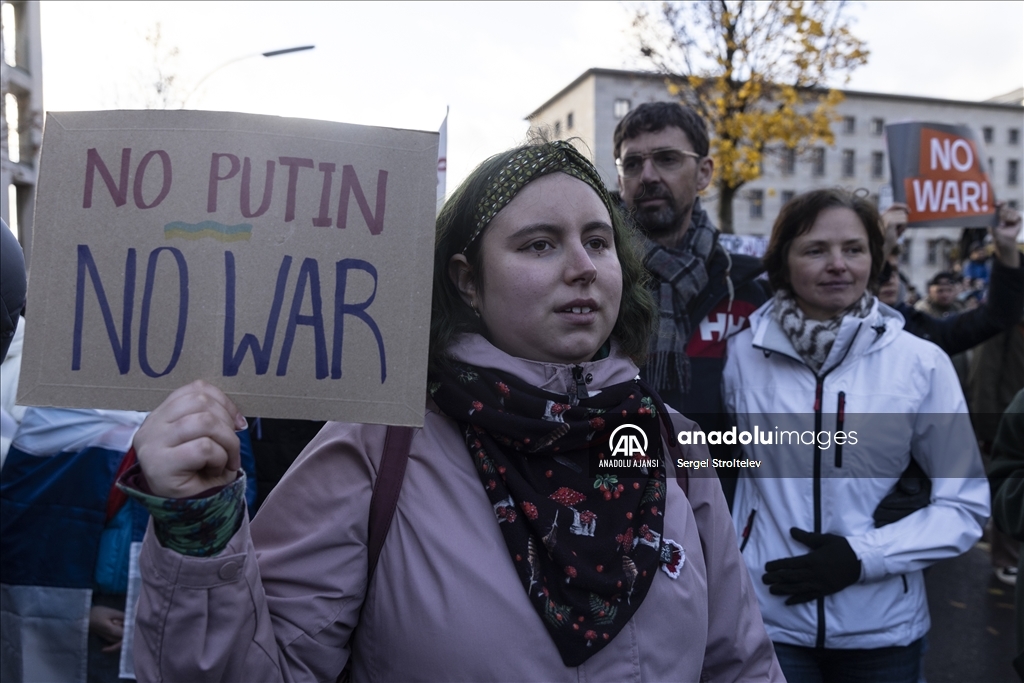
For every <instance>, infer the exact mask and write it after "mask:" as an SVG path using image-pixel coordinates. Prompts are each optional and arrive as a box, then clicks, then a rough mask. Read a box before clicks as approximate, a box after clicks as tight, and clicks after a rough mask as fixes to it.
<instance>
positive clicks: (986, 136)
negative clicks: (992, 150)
mask: <svg viewBox="0 0 1024 683" xmlns="http://www.w3.org/2000/svg"><path fill="white" fill-rule="evenodd" d="M981 137H982V139H983V140H984V141H985V143H986V144H992V126H985V127H984V128H982V129H981Z"/></svg>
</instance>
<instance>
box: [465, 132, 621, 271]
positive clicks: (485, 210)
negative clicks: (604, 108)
mask: <svg viewBox="0 0 1024 683" xmlns="http://www.w3.org/2000/svg"><path fill="white" fill-rule="evenodd" d="M549 173H567V174H569V175H571V176H572V177H574V178H578V179H579V180H582V181H583V182H585V183H586V184H587V185H590V186H591V187H592V188H594V191H595V192H597V194H598V196H599V197H600V198H601V201H603V202H604V205H605V207H607V209H608V214H609V215H611V214H612V213H613V212H614V211H615V203H614V202H613V201H612V198H611V195H609V194H608V190H606V189H605V187H604V183H603V182H601V176H600V175H598V173H597V169H596V168H594V165H593V164H592V163H590V161H588V160H587V158H586V157H584V156H583V155H582V154H580V153H579V152H578V151H576V148H575V147H573V146H572V145H571V144H569V143H568V142H565V141H564V140H556V141H555V142H547V143H544V144H542V145H534V146H530V147H526V148H524V149H522V150H520V151H519V152H517V153H516V155H515V156H513V157H512V158H511V159H509V160H508V162H507V163H506V164H505V165H504V166H502V167H501V168H500V169H499V170H498V172H497V173H495V174H494V176H492V177H491V178H490V179H489V181H488V184H487V192H486V193H485V194H484V196H483V197H482V198H481V199H480V201H479V202H478V203H477V205H476V211H475V212H474V214H473V224H474V226H475V227H474V228H473V234H472V235H470V237H469V241H468V242H466V246H465V247H463V248H462V253H463V254H464V253H466V250H467V249H469V247H470V245H471V244H473V242H474V241H475V240H476V238H477V237H479V236H480V233H481V232H483V230H484V228H486V227H487V224H488V223H490V222H491V220H492V219H493V218H494V217H495V216H496V215H497V214H498V212H499V211H501V210H502V209H504V208H505V207H506V206H508V203H509V202H511V201H512V199H513V198H514V197H515V196H516V195H517V194H518V193H519V191H520V190H522V189H523V188H524V187H526V186H527V185H528V184H529V183H530V182H531V181H533V180H536V179H537V178H539V177H540V176H542V175H547V174H549Z"/></svg>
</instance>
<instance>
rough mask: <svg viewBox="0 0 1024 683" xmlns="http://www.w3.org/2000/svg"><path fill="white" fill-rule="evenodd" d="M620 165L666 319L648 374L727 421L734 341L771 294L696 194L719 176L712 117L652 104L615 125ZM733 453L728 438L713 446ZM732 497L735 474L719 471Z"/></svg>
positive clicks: (685, 401)
mask: <svg viewBox="0 0 1024 683" xmlns="http://www.w3.org/2000/svg"><path fill="white" fill-rule="evenodd" d="M613 142H614V151H615V166H616V168H617V169H618V173H619V192H620V194H621V196H622V201H623V203H624V204H625V207H626V209H627V210H628V212H629V214H630V215H631V216H632V218H633V220H634V221H635V222H636V224H637V226H638V227H639V228H640V230H641V232H642V233H643V235H644V236H645V238H646V239H645V242H646V250H647V258H646V261H645V263H646V265H647V269H648V270H649V271H650V273H651V276H652V283H651V287H652V290H653V292H654V296H655V299H656V300H657V301H658V309H659V319H658V329H657V331H656V334H655V335H654V336H653V337H652V338H651V345H650V353H649V355H648V360H647V364H646V366H645V367H644V368H643V369H642V376H643V377H644V378H645V379H646V380H647V381H648V382H650V383H651V384H653V385H654V387H655V388H656V389H657V390H658V393H660V394H661V396H662V398H664V399H665V402H666V403H668V404H669V405H670V406H672V407H673V408H675V409H676V410H678V411H679V412H681V413H683V414H685V415H686V416H687V417H689V418H690V419H692V420H695V421H696V422H697V423H698V424H699V425H700V427H701V429H703V430H704V432H709V431H711V430H725V429H728V428H729V424H728V416H727V414H726V411H725V409H724V405H723V403H722V394H721V385H722V369H723V368H724V367H725V349H726V340H727V339H728V338H729V337H730V336H732V335H733V334H736V333H737V332H739V331H740V330H742V329H743V328H745V327H747V326H748V324H749V323H748V317H749V315H750V313H752V312H753V311H754V310H755V309H756V308H757V307H758V306H760V305H761V304H762V303H764V302H765V301H767V300H768V297H769V292H768V283H767V282H766V281H764V280H758V279H757V277H758V275H760V274H761V272H762V271H763V270H764V268H763V266H762V265H761V261H760V259H756V258H753V257H750V256H742V255H739V254H729V253H727V252H726V251H725V249H724V248H722V247H721V246H720V245H719V244H718V230H717V229H716V228H715V226H714V225H713V224H712V223H711V219H710V218H709V217H708V214H707V213H706V212H705V211H704V209H703V207H702V206H701V204H700V198H699V197H698V194H699V193H700V192H701V191H702V190H704V189H705V188H707V186H708V185H709V184H710V183H711V177H712V175H713V173H714V161H713V160H712V159H711V157H709V156H708V133H707V126H706V124H705V123H704V120H703V119H701V118H700V116H698V115H697V114H696V112H694V111H693V110H692V109H689V108H688V107H684V106H682V105H680V104H679V103H677V102H648V103H645V104H641V105H640V106H638V107H637V108H636V109H634V110H632V111H630V112H629V113H628V114H627V115H626V116H625V117H623V118H622V120H621V121H619V124H618V125H617V126H616V127H615V136H614V140H613ZM709 449H710V450H711V455H712V457H715V458H723V459H727V458H729V457H730V455H731V453H730V451H729V449H730V447H729V446H725V445H720V446H715V445H710V446H709ZM719 475H720V477H722V480H723V481H722V483H723V488H724V489H725V493H726V498H727V499H728V500H729V501H730V503H731V500H732V492H733V488H734V487H735V472H729V471H720V472H719Z"/></svg>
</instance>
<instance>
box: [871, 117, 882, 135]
mask: <svg viewBox="0 0 1024 683" xmlns="http://www.w3.org/2000/svg"><path fill="white" fill-rule="evenodd" d="M871 132H872V134H874V135H881V134H882V133H884V132H885V119H871Z"/></svg>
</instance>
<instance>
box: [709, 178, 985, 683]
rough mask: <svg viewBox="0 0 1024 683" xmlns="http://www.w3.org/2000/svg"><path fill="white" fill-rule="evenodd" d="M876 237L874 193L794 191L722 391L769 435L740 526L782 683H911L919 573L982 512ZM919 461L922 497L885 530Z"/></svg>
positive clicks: (960, 438) (949, 389)
mask: <svg viewBox="0 0 1024 683" xmlns="http://www.w3.org/2000/svg"><path fill="white" fill-rule="evenodd" d="M883 241H884V237H883V230H882V227H881V222H880V219H879V215H878V212H877V210H876V209H875V208H874V205H873V204H871V203H870V202H869V201H868V200H867V199H866V198H863V197H860V196H857V195H853V194H850V193H848V192H845V191H843V190H818V191H814V192H809V193H806V194H804V195H800V196H798V197H796V198H795V199H793V200H792V201H790V202H789V203H787V204H786V205H785V206H784V207H783V210H782V212H781V213H780V214H779V216H778V218H777V219H776V221H775V225H774V226H773V228H772V234H771V238H770V240H769V245H768V250H767V252H766V254H765V259H764V260H765V265H766V268H767V272H768V277H769V279H770V281H771V283H772V285H773V286H774V288H775V290H776V293H775V296H774V298H773V299H772V300H771V301H770V302H768V303H766V304H765V305H764V306H762V307H761V308H759V309H758V310H757V311H756V312H755V313H754V314H753V315H752V316H751V323H750V328H749V329H746V330H744V331H743V332H741V333H740V334H738V335H736V336H735V337H733V338H732V339H731V340H730V341H729V351H728V356H727V357H728V361H727V364H726V368H725V373H724V376H723V393H724V396H725V399H726V402H727V405H728V406H729V410H730V412H731V414H732V415H733V416H735V419H736V424H737V427H738V428H739V429H740V430H743V431H745V432H747V433H748V434H749V433H752V432H755V427H759V430H760V437H759V438H758V437H756V436H755V438H754V439H753V440H751V439H749V438H748V439H747V443H746V445H743V447H742V448H743V452H744V457H746V458H750V459H753V460H756V461H759V462H761V463H762V465H761V467H760V468H758V469H756V470H754V469H750V470H744V471H743V472H742V474H741V476H740V478H739V483H738V487H737V491H736V499H735V502H734V505H733V519H734V523H735V528H736V532H737V536H738V537H739V538H740V539H741V540H740V548H741V551H742V553H743V558H744V561H745V563H746V565H747V569H748V570H749V571H750V574H751V577H752V578H753V581H754V586H755V591H756V592H757V594H758V600H759V602H760V605H761V612H762V615H763V616H764V620H765V627H766V628H767V629H768V633H769V636H770V637H771V638H772V640H773V642H774V643H775V650H776V654H777V655H778V658H779V663H780V664H781V666H782V669H783V672H784V673H785V675H786V679H787V680H788V681H789V682H790V683H801V682H803V681H822V680H828V681H838V682H844V681H865V680H872V681H891V682H896V681H903V682H905V683H916V681H917V680H918V675H919V672H920V654H921V639H922V637H923V636H924V635H925V634H926V633H927V631H928V628H929V618H928V603H927V598H926V595H925V588H924V579H923V576H922V570H923V569H924V568H925V567H927V566H929V565H930V564H932V563H934V562H936V561H938V560H940V559H943V558H947V557H953V556H956V555H958V554H960V553H962V552H964V551H966V550H967V549H968V548H970V547H971V545H973V543H974V542H975V541H976V540H977V539H978V538H979V537H980V536H981V528H982V523H983V521H984V519H985V518H986V517H987V516H988V512H989V495H988V487H987V485H986V484H985V480H984V470H983V469H982V465H981V460H980V458H979V456H978V450H977V444H976V442H975V441H974V439H973V436H972V435H971V433H970V427H969V422H968V417H967V406H966V403H965V401H964V398H963V394H962V393H961V392H960V389H959V383H958V382H957V379H956V374H955V372H954V370H953V367H952V365H951V363H950V361H949V358H948V356H947V355H946V354H945V353H943V351H942V350H941V349H939V348H938V347H936V346H935V345H934V344H931V343H929V342H926V341H924V340H922V339H919V338H917V337H915V336H913V335H911V334H908V333H907V332H905V331H904V330H903V318H902V317H901V316H900V315H899V314H898V313H896V312H895V311H894V310H892V309H891V308H889V307H888V306H886V305H885V304H882V303H880V302H879V301H878V300H877V299H876V297H875V296H873V295H872V293H871V291H870V290H869V285H870V284H871V283H873V282H875V281H877V277H878V274H879V271H880V270H881V269H882V266H883V262H884V260H885V259H884V256H883V255H884V249H883ZM805 433H809V434H810V435H811V437H810V439H809V440H808V437H806V436H804V434H805ZM755 434H756V432H755ZM793 434H797V440H796V441H794V440H793V438H794V437H793ZM851 435H852V437H851ZM740 443H743V441H742V440H740ZM912 454H913V457H914V459H915V460H916V461H917V462H918V463H919V464H920V466H921V468H922V470H923V471H924V473H925V474H926V475H927V476H928V477H930V478H931V480H932V488H931V496H930V501H929V504H928V505H926V506H924V507H923V508H921V509H918V510H916V511H914V512H912V513H911V514H909V515H907V516H905V517H903V518H902V519H899V520H898V521H894V522H892V523H891V524H887V525H884V526H882V527H876V525H875V523H874V519H873V513H874V511H875V509H876V508H877V506H878V505H879V503H880V502H881V501H882V500H883V498H885V497H886V496H887V495H889V494H890V493H891V492H892V491H893V490H894V488H895V486H896V484H897V481H898V480H899V478H900V476H901V474H902V473H903V472H904V470H905V469H906V468H907V466H908V464H909V463H910V460H911V455H912Z"/></svg>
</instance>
